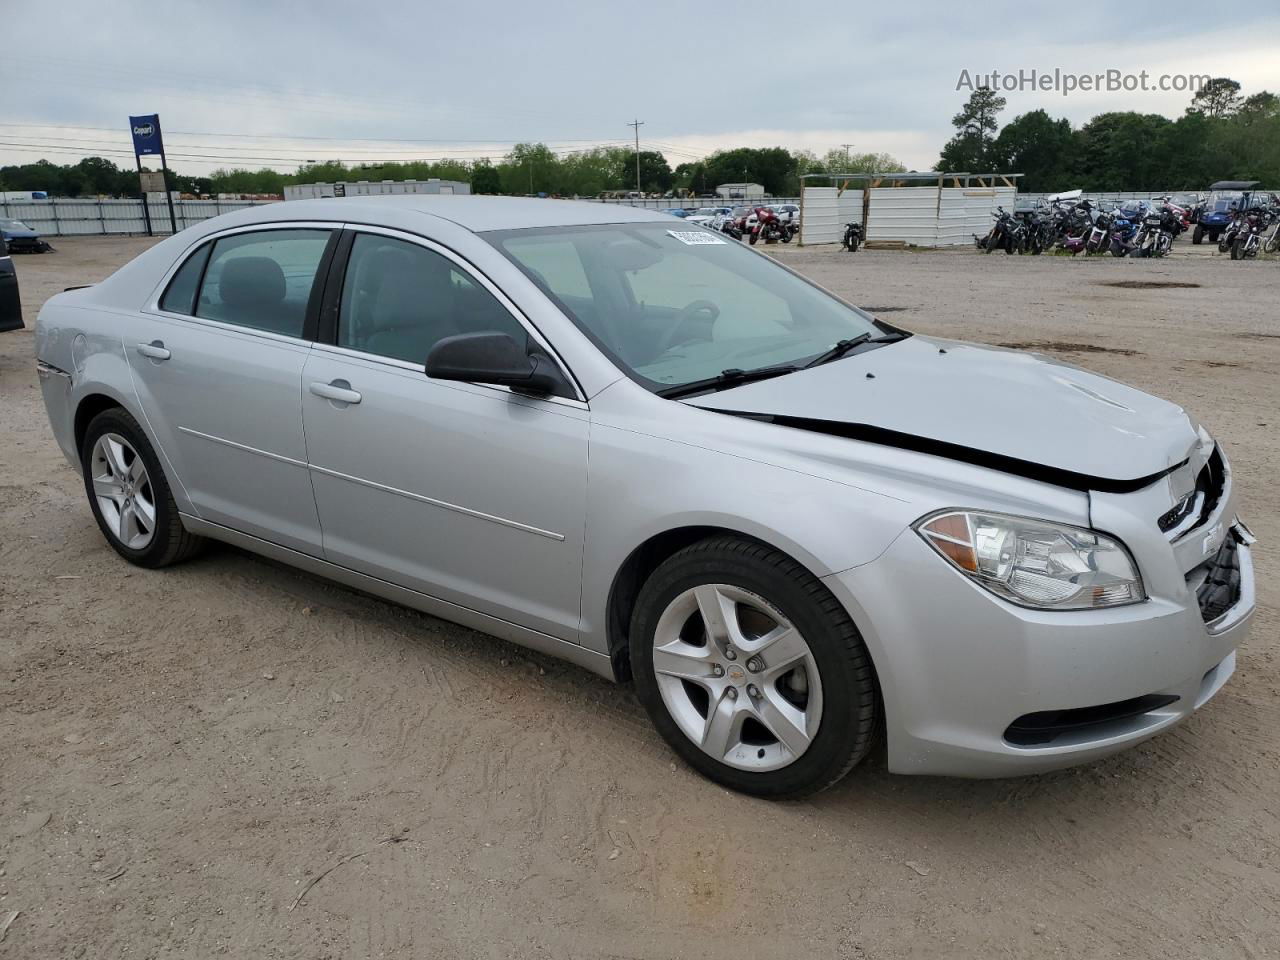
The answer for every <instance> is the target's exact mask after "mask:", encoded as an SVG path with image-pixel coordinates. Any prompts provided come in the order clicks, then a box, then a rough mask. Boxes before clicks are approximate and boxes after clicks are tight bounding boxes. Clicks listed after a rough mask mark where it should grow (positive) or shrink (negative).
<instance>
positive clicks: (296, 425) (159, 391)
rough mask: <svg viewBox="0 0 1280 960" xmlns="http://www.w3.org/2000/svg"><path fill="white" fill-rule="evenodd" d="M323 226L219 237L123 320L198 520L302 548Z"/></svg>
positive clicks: (143, 394) (154, 424)
mask: <svg viewBox="0 0 1280 960" xmlns="http://www.w3.org/2000/svg"><path fill="white" fill-rule="evenodd" d="M331 233H332V231H329V230H322V229H310V228H308V229H297V228H294V229H278V230H257V231H253V232H244V233H236V234H231V235H227V236H223V237H220V238H218V239H216V240H214V241H211V242H209V243H206V244H205V245H204V246H203V247H201V248H200V249H198V250H197V251H196V252H194V253H193V254H192V255H191V256H190V257H189V258H188V260H187V261H186V262H185V263H184V264H183V265H182V267H180V268H179V270H178V271H177V272H176V273H175V274H174V276H173V279H172V280H171V281H170V283H169V286H168V288H167V290H166V292H165V294H164V295H163V296H162V298H161V300H160V303H159V311H158V312H155V313H151V314H145V315H140V316H138V318H137V319H136V321H134V322H133V323H132V325H131V326H130V327H129V328H128V329H125V330H124V331H123V335H124V347H125V353H126V356H127V357H128V359H129V365H130V368H131V369H132V371H133V377H134V383H135V385H136V387H137V390H138V396H139V399H140V400H141V403H142V408H143V411H144V412H145V413H146V416H147V419H148V422H149V424H150V426H151V428H152V430H153V432H154V434H155V436H156V438H157V439H158V441H159V443H160V447H161V450H162V451H163V453H164V455H165V456H166V457H167V458H168V459H169V461H170V462H171V464H172V466H173V468H174V471H175V473H176V476H177V481H178V483H179V484H181V487H182V490H183V491H184V492H185V494H186V496H187V498H188V499H189V500H190V502H191V504H192V506H193V507H194V509H195V511H196V513H197V514H198V515H199V516H200V517H201V518H202V519H204V520H209V521H211V522H213V523H218V524H222V525H223V526H227V527H231V528H233V529H236V530H240V531H242V532H245V533H249V534H252V535H253V536H257V537H261V538H262V539H265V540H269V541H271V542H273V543H278V544H281V545H283V546H287V547H291V548H293V549H295V550H302V551H304V552H307V553H311V554H313V555H317V556H318V555H319V554H320V552H321V544H320V523H319V519H318V517H317V515H316V507H315V498H314V496H313V495H312V492H311V479H310V476H309V474H308V470H307V452H306V444H305V441H304V438H303V434H302V407H301V401H300V393H301V389H302V368H303V365H304V364H305V363H306V359H307V354H308V353H309V352H310V350H311V343H310V340H309V338H308V335H307V331H306V329H305V327H306V325H307V323H306V318H307V315H308V309H309V303H310V301H311V298H312V291H313V286H314V284H315V281H316V276H317V274H318V272H319V267H320V265H321V263H322V261H323V260H324V258H325V252H326V248H327V245H328V241H329V239H330V235H331Z"/></svg>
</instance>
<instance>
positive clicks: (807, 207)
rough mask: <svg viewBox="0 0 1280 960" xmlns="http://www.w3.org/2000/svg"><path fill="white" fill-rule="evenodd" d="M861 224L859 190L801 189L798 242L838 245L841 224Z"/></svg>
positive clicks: (840, 236) (841, 232) (841, 236)
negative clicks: (802, 196)
mask: <svg viewBox="0 0 1280 960" xmlns="http://www.w3.org/2000/svg"><path fill="white" fill-rule="evenodd" d="M850 220H857V221H859V222H861V221H862V191H861V190H846V191H844V192H843V193H841V192H840V191H838V190H837V189H836V188H835V187H805V188H804V199H803V201H802V202H801V213H800V243H801V244H802V245H803V244H806V243H839V242H840V241H841V240H842V239H843V238H844V225H845V224H846V223H848V222H849V221H850Z"/></svg>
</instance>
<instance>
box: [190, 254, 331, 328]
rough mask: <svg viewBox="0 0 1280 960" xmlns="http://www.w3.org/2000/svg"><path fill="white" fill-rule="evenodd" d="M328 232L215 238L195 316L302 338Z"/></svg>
mask: <svg viewBox="0 0 1280 960" xmlns="http://www.w3.org/2000/svg"><path fill="white" fill-rule="evenodd" d="M330 232H331V231H329V230H309V229H308V230H263V231H261V232H257V233H238V234H235V235H234V236H230V237H222V238H221V239H219V240H217V241H215V242H214V244H213V252H212V253H211V254H210V256H209V265H208V268H207V269H206V270H205V272H204V282H203V283H202V284H201V285H200V296H199V298H198V299H197V301H196V306H195V315H196V316H197V317H205V318H207V319H209V320H220V321H222V322H223V323H231V324H235V325H236V326H238V327H250V328H252V329H254V330H265V331H267V332H269V333H279V334H284V335H285V336H289V337H301V336H302V334H303V326H304V324H305V322H306V316H307V301H308V300H309V299H310V297H311V288H312V286H313V285H314V284H315V280H316V272H317V271H318V269H319V267H320V262H321V261H322V260H323V259H324V251H325V245H326V244H327V243H328V241H329V234H330ZM175 280H176V278H175Z"/></svg>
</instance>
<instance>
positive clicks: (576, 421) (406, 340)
mask: <svg viewBox="0 0 1280 960" xmlns="http://www.w3.org/2000/svg"><path fill="white" fill-rule="evenodd" d="M481 331H497V332H502V333H508V334H510V335H511V336H513V337H516V338H518V340H519V341H520V342H524V341H525V339H526V338H527V337H528V336H529V333H528V331H527V330H526V329H525V328H524V327H523V326H522V323H521V321H520V320H519V319H517V318H516V317H515V316H514V315H513V313H512V312H511V311H510V310H508V308H507V307H506V306H504V305H503V304H502V303H501V302H499V300H498V299H497V297H495V296H494V294H493V293H492V292H491V291H490V289H489V288H488V287H487V286H486V284H485V282H484V281H482V280H481V279H480V278H478V277H477V276H475V275H474V274H472V273H471V272H470V271H469V270H468V269H467V267H466V266H465V264H463V263H462V262H460V261H458V260H456V259H454V258H453V257H452V256H451V255H446V254H445V253H444V252H443V251H440V250H437V249H436V248H433V247H431V246H429V245H427V244H426V243H424V242H420V241H417V240H411V239H408V238H403V237H393V236H389V235H385V234H374V233H359V234H356V236H355V238H354V241H353V243H352V245H351V253H350V257H349V260H348V262H347V264H346V271H345V278H344V280H343V284H342V293H341V301H340V308H339V313H338V330H337V344H336V345H332V346H325V345H322V344H316V346H315V348H314V349H313V351H312V352H311V355H310V356H309V357H308V358H307V362H306V367H305V369H304V370H303V376H302V380H303V393H302V410H303V419H304V423H305V427H306V435H307V451H308V455H309V458H310V464H311V473H312V483H313V484H314V487H315V496H316V503H317V505H318V507H319V510H320V523H321V527H322V529H323V531H324V553H325V558H326V559H327V560H329V561H330V562H332V563H336V564H340V565H342V566H346V567H350V568H352V569H355V570H358V571H360V572H363V573H366V574H369V575H370V576H374V577H378V578H379V579H383V580H387V581H390V582H392V583H396V584H399V585H401V586H405V587H408V588H409V589H412V590H417V591H419V592H421V593H426V594H428V595H431V596H434V597H437V598H439V599H442V600H447V601H450V602H452V603H458V604H461V605H462V606H465V607H469V608H471V609H473V610H478V611H480V612H481V613H485V614H488V615H490V616H494V617H498V618H500V619H503V620H508V621H511V622H514V623H518V624H520V625H522V626H526V627H530V628H532V629H535V630H539V631H541V632H543V633H546V634H549V635H551V636H554V637H558V638H560V639H563V640H570V641H572V642H577V639H578V637H577V629H578V621H579V616H580V601H581V574H582V546H583V533H584V523H585V500H586V484H587V440H588V436H587V434H588V420H587V411H586V408H585V405H583V404H581V403H578V402H576V401H573V400H562V399H559V398H547V399H538V398H532V397H524V396H519V395H517V394H514V393H511V392H510V391H508V390H506V389H501V388H494V387H487V386H482V385H473V384H468V383H453V382H444V381H438V380H431V379H428V377H427V376H426V374H425V373H424V372H423V367H424V363H425V361H426V356H427V353H428V352H429V351H430V349H431V346H432V345H434V343H435V342H436V341H437V340H439V339H441V338H442V337H445V336H450V335H454V334H459V333H468V332H481Z"/></svg>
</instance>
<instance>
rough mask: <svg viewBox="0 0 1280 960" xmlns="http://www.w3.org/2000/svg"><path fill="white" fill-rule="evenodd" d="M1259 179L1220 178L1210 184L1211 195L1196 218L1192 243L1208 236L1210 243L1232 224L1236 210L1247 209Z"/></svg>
mask: <svg viewBox="0 0 1280 960" xmlns="http://www.w3.org/2000/svg"><path fill="white" fill-rule="evenodd" d="M1260 182H1261V181H1259V180H1219V181H1218V182H1217V183H1211V184H1210V185H1209V196H1208V197H1206V198H1205V199H1204V200H1203V201H1202V203H1201V205H1200V208H1199V211H1198V213H1199V215H1198V216H1197V217H1196V218H1195V223H1196V228H1195V230H1194V231H1193V232H1192V234H1191V242H1192V243H1202V242H1203V241H1204V238H1205V237H1206V236H1207V237H1208V238H1209V242H1210V243H1217V242H1218V237H1219V236H1221V235H1222V233H1223V232H1224V231H1225V230H1226V229H1227V227H1229V226H1231V221H1232V220H1233V219H1234V218H1235V212H1236V210H1245V209H1248V207H1249V201H1250V199H1251V196H1252V194H1253V191H1254V190H1255V189H1256V188H1257V186H1258V184H1259V183H1260Z"/></svg>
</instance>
